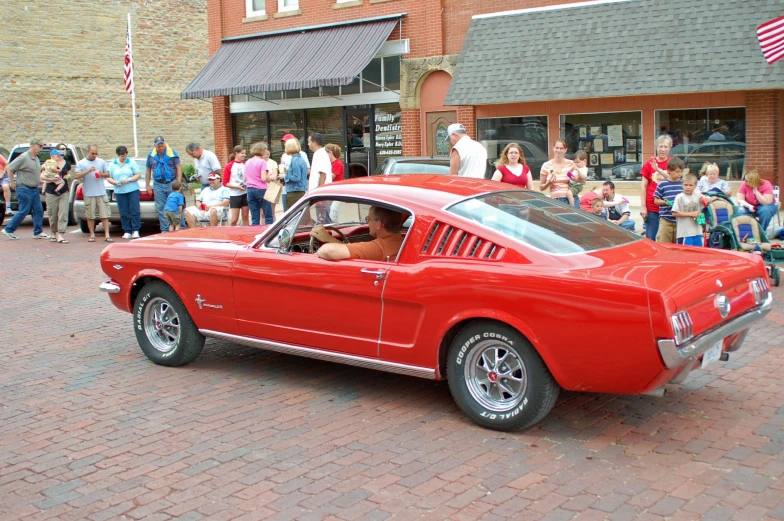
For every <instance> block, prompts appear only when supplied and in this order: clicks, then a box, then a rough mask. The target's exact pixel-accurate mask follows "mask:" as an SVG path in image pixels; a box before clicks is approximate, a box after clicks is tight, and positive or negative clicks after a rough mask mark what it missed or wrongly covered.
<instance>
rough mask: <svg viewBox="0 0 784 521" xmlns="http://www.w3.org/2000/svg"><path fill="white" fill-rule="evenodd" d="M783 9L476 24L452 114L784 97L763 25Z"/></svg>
mask: <svg viewBox="0 0 784 521" xmlns="http://www.w3.org/2000/svg"><path fill="white" fill-rule="evenodd" d="M783 14H784V1H782V0H689V1H684V0H679V1H676V0H626V1H620V2H613V3H607V4H598V5H584V6H576V7H571V8H564V9H554V10H549V11H547V10H544V11H529V12H521V13H517V14H514V13H509V14H504V15H500V16H492V17H487V18H485V17H479V18H475V19H474V20H472V22H471V27H470V28H469V30H468V35H467V36H466V40H465V43H464V44H463V50H462V52H461V53H460V58H459V61H458V65H457V70H456V71H455V76H454V78H453V79H452V84H451V85H450V87H449V92H448V94H447V97H446V104H447V105H484V104H493V103H509V102H521V101H542V100H553V99H579V98H596V97H606V96H636V95H645V94H675V93H682V92H706V91H724V90H747V89H781V88H784V62H778V63H775V64H773V65H768V64H767V63H766V62H765V60H764V58H763V57H762V52H761V51H760V48H759V44H758V42H757V26H758V25H759V24H761V23H763V22H765V21H768V20H771V19H773V18H775V17H777V16H781V15H783Z"/></svg>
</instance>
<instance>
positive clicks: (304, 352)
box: [199, 329, 436, 380]
mask: <svg viewBox="0 0 784 521" xmlns="http://www.w3.org/2000/svg"><path fill="white" fill-rule="evenodd" d="M199 332H200V333H201V334H202V335H204V336H206V337H208V338H215V339H218V340H228V341H230V342H234V343H235V344H241V345H246V346H249V347H258V348H261V349H266V350H268V351H275V352H277V353H284V354H287V355H295V356H304V357H306V358H314V359H316V360H323V361H325V362H337V363H340V364H347V365H353V366H357V367H364V368H366V369H375V370H377V371H386V372H388V373H397V374H404V375H407V376H415V377H417V378H426V379H428V380H435V378H436V370H435V369H434V368H433V369H431V368H427V367H419V366H415V365H406V364H398V363H396V362H385V361H384V360H377V359H373V358H365V357H362V356H355V355H345V354H342V353H334V352H331V351H320V350H318V349H313V348H311V347H303V346H298V345H293V344H284V343H281V342H274V341H272V340H263V339H260V338H252V337H247V336H240V335H232V334H230V333H221V332H220V331H212V330H209V329H200V330H199Z"/></svg>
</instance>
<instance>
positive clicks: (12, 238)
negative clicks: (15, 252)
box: [3, 228, 19, 241]
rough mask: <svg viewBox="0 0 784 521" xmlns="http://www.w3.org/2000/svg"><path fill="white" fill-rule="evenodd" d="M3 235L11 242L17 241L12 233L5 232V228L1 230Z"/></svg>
mask: <svg viewBox="0 0 784 521" xmlns="http://www.w3.org/2000/svg"><path fill="white" fill-rule="evenodd" d="M3 235H5V236H6V237H8V238H9V239H11V240H13V241H16V240H19V237H17V236H16V235H14V234H13V233H9V232H7V231H5V228H3Z"/></svg>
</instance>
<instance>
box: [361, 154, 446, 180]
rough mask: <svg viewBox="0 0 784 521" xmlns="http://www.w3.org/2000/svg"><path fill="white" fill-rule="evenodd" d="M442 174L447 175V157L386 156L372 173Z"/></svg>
mask: <svg viewBox="0 0 784 521" xmlns="http://www.w3.org/2000/svg"><path fill="white" fill-rule="evenodd" d="M398 174H443V175H449V158H448V157H426V156H420V157H388V158H386V159H385V160H384V161H383V162H382V163H381V164H380V165H378V166H377V167H376V169H375V170H374V171H373V175H398Z"/></svg>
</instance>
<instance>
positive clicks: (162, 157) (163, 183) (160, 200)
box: [145, 136, 182, 232]
mask: <svg viewBox="0 0 784 521" xmlns="http://www.w3.org/2000/svg"><path fill="white" fill-rule="evenodd" d="M154 142H155V148H154V149H152V150H151V151H150V153H149V154H147V165H146V167H147V172H146V174H145V179H146V181H147V193H148V194H151V193H153V191H154V193H155V209H156V210H157V211H158V222H159V223H160V225H161V231H162V232H168V231H169V223H168V222H167V221H166V215H165V214H164V213H163V212H164V210H163V209H164V207H165V206H166V200H167V199H168V198H169V194H170V193H171V192H172V189H171V183H172V181H179V182H180V183H182V164H181V162H180V156H179V155H177V152H175V151H174V150H172V148H171V147H170V146H169V145H167V144H166V140H165V139H163V136H157V137H156V138H155V141H154ZM151 178H152V180H154V183H151V182H150V181H151Z"/></svg>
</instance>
